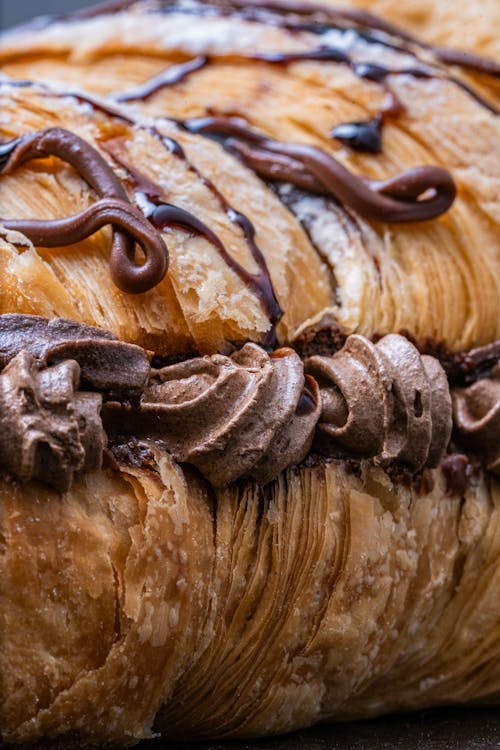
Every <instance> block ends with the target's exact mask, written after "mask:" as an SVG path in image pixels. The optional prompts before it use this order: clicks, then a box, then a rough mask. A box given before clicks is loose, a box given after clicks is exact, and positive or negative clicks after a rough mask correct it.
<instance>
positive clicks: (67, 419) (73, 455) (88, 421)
mask: <svg viewBox="0 0 500 750" xmlns="http://www.w3.org/2000/svg"><path fill="white" fill-rule="evenodd" d="M79 376H80V368H79V366H78V363H77V362H75V361H74V360H67V361H64V362H60V363H59V364H57V365H54V366H53V367H48V368H46V369H42V370H39V369H38V365H37V362H36V360H35V359H34V357H32V356H31V355H30V354H29V353H28V352H26V351H24V350H23V351H21V352H19V354H17V355H16V357H14V359H13V360H12V361H11V362H10V363H9V364H8V365H7V367H6V368H5V369H4V370H3V372H2V373H1V374H0V414H1V429H0V464H1V466H2V467H3V468H4V469H5V470H6V471H8V472H9V473H10V474H11V475H12V476H13V477H15V478H16V479H18V480H20V481H23V482H24V481H28V480H30V479H39V480H41V481H43V482H46V483H47V484H50V485H51V486H53V487H55V488H56V489H58V490H60V491H61V492H64V491H66V490H68V489H69V488H70V486H71V484H72V482H73V476H74V474H75V472H77V471H85V470H87V471H88V470H91V469H97V468H99V467H100V466H101V459H102V453H103V450H104V446H105V441H106V438H105V434H104V431H103V429H102V425H101V420H100V417H99V410H100V407H101V401H102V397H101V396H100V395H99V394H97V393H82V392H78V391H77V388H78V383H79Z"/></svg>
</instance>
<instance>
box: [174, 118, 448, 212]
mask: <svg viewBox="0 0 500 750" xmlns="http://www.w3.org/2000/svg"><path fill="white" fill-rule="evenodd" d="M182 124H183V125H184V127H185V128H187V129H188V130H190V131H191V132H194V133H207V134H212V133H214V134H216V135H223V136H225V137H226V140H225V146H226V147H227V148H228V149H229V150H231V151H233V152H235V153H237V154H238V155H239V156H240V158H241V159H242V160H243V161H244V162H245V164H247V165H248V166H249V167H251V168H252V169H254V170H255V171H256V172H257V173H258V174H259V175H261V176H263V177H267V178H268V179H273V180H284V181H286V182H291V183H292V184H294V185H296V186H297V187H300V188H305V189H306V190H310V191H312V192H315V193H319V194H327V195H330V196H333V197H334V198H336V199H338V200H340V201H341V202H342V203H345V204H346V205H348V206H349V207H351V208H353V209H354V210H355V211H357V212H358V213H359V214H360V215H361V216H364V217H365V218H368V219H374V220H377V221H388V222H405V221H424V220H426V219H432V218H435V217H436V216H439V215H440V214H442V213H444V212H445V211H447V210H448V208H449V207H450V206H451V204H452V203H453V200H454V198H455V194H456V187H455V183H454V181H453V178H452V177H451V175H450V174H449V172H447V171H446V170H444V169H441V168H440V167H415V168H413V169H410V170H408V171H407V172H403V173H402V174H400V175H398V176H397V177H393V178H391V179H389V180H384V181H375V180H368V179H365V178H363V177H358V176H356V175H354V174H352V173H351V172H349V170H348V169H346V168H345V167H344V166H343V165H342V164H341V163H340V162H338V161H337V160H336V159H335V158H334V157H333V156H331V155H330V154H328V153H326V151H322V150H321V149H319V148H316V147H314V146H307V145H301V144H284V143H280V142H279V141H275V140H272V139H271V138H266V137H265V136H264V135H261V134H260V133H258V132H257V131H254V130H252V129H250V128H249V127H248V124H247V123H246V121H245V120H243V119H241V118H235V117H203V118H199V119H192V120H185V121H184V122H183V123H182ZM428 191H429V192H430V195H428V196H427V197H423V196H424V194H425V193H426V192H428Z"/></svg>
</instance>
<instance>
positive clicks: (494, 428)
mask: <svg viewBox="0 0 500 750" xmlns="http://www.w3.org/2000/svg"><path fill="white" fill-rule="evenodd" d="M499 368H500V365H498V366H497V368H496V369H494V371H493V373H492V375H491V378H490V379H488V380H486V379H482V380H479V381H478V382H477V383H476V384H475V385H474V386H473V387H471V388H469V389H455V390H454V396H453V398H454V410H455V433H456V436H455V437H456V440H457V442H458V443H459V445H462V444H463V445H464V446H465V447H467V448H468V449H469V450H471V452H472V453H474V454H476V455H478V456H479V457H481V458H482V459H483V462H484V465H485V468H486V469H487V470H489V471H491V472H493V473H498V470H499V453H498V446H499V444H500V441H499V430H500V420H499V415H500V393H499V388H500V371H499ZM305 370H306V371H307V374H306V375H305V376H304V365H303V363H302V361H301V359H300V357H299V356H298V355H297V354H296V353H295V352H294V351H293V350H292V349H288V348H282V349H278V350H276V351H275V352H273V353H272V354H271V355H268V354H267V353H266V352H265V351H264V350H263V349H262V348H261V347H259V346H258V345H256V344H246V345H245V346H244V347H243V348H242V349H240V350H239V351H237V352H235V353H234V354H233V355H231V356H230V357H227V356H223V355H220V354H216V355H213V356H206V357H195V358H193V359H188V360H185V361H183V362H180V363H178V364H174V365H170V366H167V367H163V368H160V369H156V368H151V367H150V365H149V357H148V356H147V354H146V352H144V350H142V349H140V347H136V346H133V345H131V344H126V343H124V342H122V341H118V340H117V339H116V338H115V337H114V336H113V335H112V334H110V333H108V332H106V331H103V330H101V329H99V328H95V327H92V326H85V325H82V324H79V323H75V322H73V321H67V320H60V319H56V320H53V321H48V320H46V319H44V318H39V317H37V316H32V315H15V314H13V315H3V316H0V419H2V420H3V421H2V425H3V427H5V430H4V432H5V434H6V435H9V436H13V437H12V439H10V438H9V440H10V442H9V440H7V439H5V440H4V438H3V436H2V435H3V433H2V431H0V467H3V468H4V469H5V470H6V471H7V472H9V473H10V474H11V475H12V476H15V477H16V478H17V479H20V480H21V481H25V480H27V479H30V478H38V479H42V480H43V481H45V482H48V483H51V484H52V485H53V486H56V487H57V488H59V489H67V488H68V487H69V486H70V485H71V482H72V478H73V473H74V472H75V471H81V470H82V469H88V468H94V467H96V466H98V465H100V461H101V456H102V452H103V449H104V444H105V440H106V435H107V436H109V438H110V441H111V443H112V445H114V446H120V445H129V444H130V441H131V440H132V441H134V440H135V441H137V440H145V441H146V442H148V441H149V442H150V441H156V442H157V444H158V445H160V446H163V448H164V449H166V450H168V451H170V453H171V454H172V456H173V457H174V458H175V459H176V460H177V461H179V462H186V463H189V464H192V465H194V466H196V467H197V468H198V469H199V470H200V471H201V473H202V474H203V475H204V476H205V477H206V478H207V479H208V480H209V481H210V482H211V483H212V484H214V485H216V486H221V485H224V484H227V483H229V482H232V481H235V480H236V479H238V478H240V477H246V478H249V477H250V478H254V479H256V480H257V481H259V482H262V483H265V482H268V481H271V480H272V479H274V478H275V477H276V476H277V475H278V474H279V473H280V472H281V471H282V470H284V469H285V468H287V467H289V466H292V465H297V464H299V463H301V462H302V461H303V460H304V458H305V456H306V454H307V453H308V452H309V450H310V448H311V443H312V441H313V438H314V437H316V447H317V448H319V449H320V450H321V452H322V453H323V454H326V455H334V456H335V455H336V456H339V455H340V456H344V457H345V456H346V455H347V456H348V457H351V458H352V457H357V459H358V460H360V459H364V458H367V459H372V460H373V461H374V462H375V463H377V464H380V465H382V466H384V467H389V466H396V467H397V466H399V467H401V468H403V469H404V470H405V471H410V472H412V473H415V472H419V471H420V470H421V469H422V468H423V467H424V466H427V467H436V466H438V465H439V464H440V462H442V460H443V456H444V454H445V451H446V448H447V446H448V443H449V438H450V431H451V421H452V415H451V400H450V393H449V387H448V384H447V380H446V376H445V374H444V371H443V370H442V368H441V365H440V364H439V362H438V361H437V360H436V359H434V358H432V357H429V356H427V355H423V356H420V355H419V354H418V351H417V350H416V348H415V347H414V346H413V344H411V343H410V342H409V341H408V340H407V339H406V338H404V337H402V336H399V335H397V334H390V335H388V336H385V337H383V338H382V339H381V340H380V341H379V342H378V343H377V344H374V343H372V342H370V341H369V340H368V339H365V338H364V337H362V336H359V335H352V336H349V337H348V338H347V340H346V343H345V345H344V347H343V348H342V349H341V350H340V351H338V352H337V353H336V354H334V355H333V356H313V357H310V358H309V359H307V360H306V362H305ZM70 386H71V387H70ZM497 386H498V387H497ZM78 388H79V389H80V390H78ZM84 389H91V390H92V391H94V392H93V393H84V392H83V390H84ZM95 390H98V391H100V392H101V393H100V394H95ZM102 398H104V404H103V406H102V409H101V400H102ZM100 409H101V416H100V417H99V410H100ZM101 419H102V420H103V424H104V433H105V434H104V433H102V429H101V421H100V420H101ZM75 424H76V425H77V428H78V429H76V427H75ZM40 425H42V426H43V429H45V432H43V430H42V426H40ZM16 431H17V432H16ZM40 431H42V432H40ZM24 433H26V434H27V436H26V437H25V436H24ZM2 441H3V442H2ZM23 441H24V442H23ZM47 442H48V445H49V448H47V447H43V446H44V444H45V443H47ZM11 443H12V445H13V446H14V445H15V446H17V448H16V451H15V452H14V450H13V448H11V447H10V445H11ZM39 445H40V446H41V447H37V446H39ZM33 446H34V447H33ZM118 450H119V448H118ZM30 451H31V452H30ZM47 451H48V453H47ZM119 453H120V455H122V454H124V451H121V452H120V450H119ZM125 453H126V451H125ZM46 454H47V455H46ZM42 455H43V457H44V460H45V464H44V466H47V467H50V470H49V469H45V468H44V466H41V463H40V460H39V458H37V456H42ZM47 456H48V457H47ZM465 462H466V463H467V459H465ZM448 463H449V462H448ZM455 463H456V462H455ZM460 465H461V464H460ZM26 467H28V468H26ZM455 473H456V472H455ZM453 491H454V492H455V490H453Z"/></svg>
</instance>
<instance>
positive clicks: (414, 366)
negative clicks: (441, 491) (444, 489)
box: [305, 334, 451, 471]
mask: <svg viewBox="0 0 500 750" xmlns="http://www.w3.org/2000/svg"><path fill="white" fill-rule="evenodd" d="M305 366H306V371H307V372H308V373H309V374H310V375H312V376H313V377H314V378H315V379H316V380H317V381H318V383H319V386H320V391H321V400H322V403H323V409H322V413H321V418H320V422H319V425H318V439H319V441H320V442H321V443H322V444H323V447H324V448H326V449H327V450H328V449H332V448H333V449H335V448H336V449H340V450H344V451H347V452H349V453H353V454H355V455H358V456H362V457H371V458H375V460H376V461H377V462H378V463H380V464H381V465H382V466H388V465H389V464H391V463H394V462H397V463H399V464H402V465H405V466H408V467H409V468H410V469H411V470H413V471H417V470H419V469H421V468H422V467H424V466H429V467H435V466H437V465H438V464H439V461H440V460H441V458H442V457H443V455H444V453H445V451H446V447H447V445H448V442H449V439H450V434H451V401H450V394H449V389H448V383H447V379H446V375H445V372H444V370H443V368H442V367H441V365H440V364H439V362H438V361H437V360H436V359H434V358H432V357H428V356H423V357H421V356H420V354H419V353H418V351H417V349H416V348H415V347H414V346H413V344H411V343H410V342H409V341H408V340H407V339H405V338H404V337H403V336H399V335H397V334H389V335H388V336H384V337H383V338H382V339H381V340H380V341H379V342H378V344H373V343H372V342H371V341H369V340H368V339H365V338H364V337H363V336H358V335H353V336H349V337H348V339H347V341H346V343H345V345H344V347H343V348H342V349H341V350H340V351H339V352H337V354H335V355H334V356H333V357H322V356H316V357H310V358H309V359H308V360H306V363H305Z"/></svg>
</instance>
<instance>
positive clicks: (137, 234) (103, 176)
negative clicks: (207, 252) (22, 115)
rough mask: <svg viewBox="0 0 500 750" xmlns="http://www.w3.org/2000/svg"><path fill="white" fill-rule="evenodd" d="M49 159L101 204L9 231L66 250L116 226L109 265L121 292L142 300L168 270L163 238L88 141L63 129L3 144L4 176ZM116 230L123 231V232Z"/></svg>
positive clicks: (0, 169)
mask: <svg viewBox="0 0 500 750" xmlns="http://www.w3.org/2000/svg"><path fill="white" fill-rule="evenodd" d="M47 156H57V157H59V158H61V159H63V160H64V161H66V162H67V163H69V164H71V165H72V166H74V167H75V169H76V170H77V171H78V173H79V174H80V176H81V177H82V178H83V179H84V180H85V181H86V182H87V183H88V184H89V185H90V186H91V187H92V188H93V189H94V190H95V191H96V192H97V193H98V195H99V196H100V197H101V200H98V201H96V203H94V204H93V205H91V206H90V207H89V208H88V209H86V210H84V211H82V212H80V213H79V214H76V215H74V216H71V217H68V218H66V219H56V220H52V221H41V220H25V219H21V220H6V221H5V220H4V221H3V224H4V226H5V227H6V228H7V229H15V230H17V231H20V232H22V233H23V234H25V235H26V236H27V237H29V239H31V240H32V241H33V242H34V243H35V244H37V245H40V246H43V247H61V246H63V245H70V244H73V243H75V242H78V241H80V240H82V239H84V238H85V237H88V236H89V235H91V234H93V233H94V232H96V231H97V230H98V229H100V228H101V227H103V226H104V225H106V224H112V225H113V227H114V229H113V243H112V248H111V254H110V261H109V263H110V271H111V277H112V279H113V281H114V283H115V284H116V286H117V287H118V288H119V289H121V290H122V291H125V292H128V293H130V294H138V293H140V292H145V291H148V290H149V289H151V288H153V287H154V286H156V285H157V284H159V283H160V281H161V280H162V278H163V277H164V275H165V273H166V272H167V268H168V250H167V247H166V245H165V243H164V241H163V239H162V237H161V235H160V234H159V233H158V232H157V231H155V230H154V229H153V228H152V227H151V225H150V223H149V222H148V221H147V220H145V219H144V217H143V215H142V214H141V212H140V211H138V210H137V209H136V208H135V207H134V206H132V204H131V203H130V201H129V200H128V197H127V194H126V192H125V190H124V188H123V185H122V184H121V182H120V181H119V180H118V178H117V177H116V175H115V174H114V172H113V170H112V169H111V167H109V166H108V164H107V163H106V162H105V160H104V159H103V158H102V156H101V155H100V154H99V153H98V152H97V151H96V150H95V149H94V148H92V146H90V144H88V143H87V142H86V141H84V140H83V139H81V138H79V137H78V136H76V135H75V134H74V133H71V132H69V131H67V130H63V129H62V128H48V129H46V130H41V131H38V132H36V133H30V134H28V135H24V136H21V137H20V138H16V139H15V140H13V141H11V142H10V144H3V146H2V152H1V153H0V173H4V174H7V173H9V172H12V171H13V170H14V169H15V168H16V167H18V166H20V165H21V164H23V163H24V162H26V161H28V160H31V159H37V158H44V157H47ZM116 226H119V227H120V228H121V229H118V230H117V229H116V228H115V227H116ZM122 229H123V230H126V231H122ZM135 241H138V242H139V244H140V245H141V247H142V249H143V251H144V255H145V261H144V263H143V264H142V265H137V264H136V263H135V262H134V245H135Z"/></svg>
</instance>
